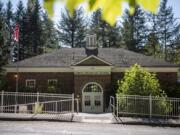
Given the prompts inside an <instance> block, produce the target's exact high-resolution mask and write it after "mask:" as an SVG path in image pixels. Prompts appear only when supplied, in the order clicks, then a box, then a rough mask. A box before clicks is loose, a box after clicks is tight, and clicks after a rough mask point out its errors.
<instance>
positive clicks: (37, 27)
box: [30, 0, 43, 55]
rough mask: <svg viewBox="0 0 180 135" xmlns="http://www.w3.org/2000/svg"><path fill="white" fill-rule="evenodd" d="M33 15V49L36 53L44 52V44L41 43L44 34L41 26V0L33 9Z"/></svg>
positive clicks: (37, 0) (37, 1) (36, 2)
mask: <svg viewBox="0 0 180 135" xmlns="http://www.w3.org/2000/svg"><path fill="white" fill-rule="evenodd" d="M32 10H33V11H32V16H31V19H30V21H31V22H30V24H31V40H32V45H33V46H32V49H33V53H34V55H38V54H41V53H43V44H41V43H42V42H43V41H42V40H43V39H42V38H41V36H42V26H41V5H40V3H39V0H36V1H35V3H34V7H33V9H32Z"/></svg>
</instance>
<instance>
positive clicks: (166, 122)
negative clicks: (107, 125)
mask: <svg viewBox="0 0 180 135" xmlns="http://www.w3.org/2000/svg"><path fill="white" fill-rule="evenodd" d="M116 120H117V123H118V124H127V125H152V126H153V125H154V126H157V125H158V126H174V127H180V119H156V118H151V119H150V118H132V117H119V118H117V117H116Z"/></svg>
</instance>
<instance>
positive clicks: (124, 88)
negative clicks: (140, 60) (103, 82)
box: [117, 64, 166, 96]
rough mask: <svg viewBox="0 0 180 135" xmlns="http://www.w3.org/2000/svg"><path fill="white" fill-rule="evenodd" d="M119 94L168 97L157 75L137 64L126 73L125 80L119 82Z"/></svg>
mask: <svg viewBox="0 0 180 135" xmlns="http://www.w3.org/2000/svg"><path fill="white" fill-rule="evenodd" d="M117 93H118V94H128V95H142V96H149V95H152V96H166V94H165V93H164V92H163V91H162V90H161V88H160V84H159V82H158V80H157V79H156V75H155V74H151V73H149V72H148V71H146V70H145V69H143V68H141V66H139V65H137V64H135V65H134V66H132V67H131V68H130V69H129V70H126V71H125V75H124V78H123V79H122V80H121V81H118V91H117Z"/></svg>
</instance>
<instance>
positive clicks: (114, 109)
mask: <svg viewBox="0 0 180 135" xmlns="http://www.w3.org/2000/svg"><path fill="white" fill-rule="evenodd" d="M112 99H113V113H114V114H115V111H116V108H115V106H116V105H115V98H114V97H113V98H112Z"/></svg>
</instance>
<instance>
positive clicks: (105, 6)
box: [44, 0, 160, 25]
mask: <svg viewBox="0 0 180 135" xmlns="http://www.w3.org/2000/svg"><path fill="white" fill-rule="evenodd" d="M56 1H58V0H45V1H44V7H45V8H46V9H47V10H48V12H49V13H50V15H51V16H52V15H53V5H54V3H55V2H56ZM85 2H86V3H87V6H88V9H89V10H90V11H94V10H97V9H99V8H101V9H102V16H103V19H104V20H106V21H107V22H108V23H109V24H111V25H114V24H115V22H116V18H117V16H119V15H121V14H122V4H123V3H124V2H126V3H128V4H129V6H130V11H131V12H132V13H133V11H134V7H135V5H137V4H138V5H140V6H141V7H143V8H144V9H146V10H149V11H151V12H153V13H154V12H156V10H157V8H158V5H159V3H160V0H146V1H145V0H116V1H114V0H109V1H108V2H107V1H106V0H66V7H67V8H68V9H69V10H70V12H71V14H72V13H73V10H74V9H75V8H77V7H78V6H79V5H80V4H82V3H85Z"/></svg>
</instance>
